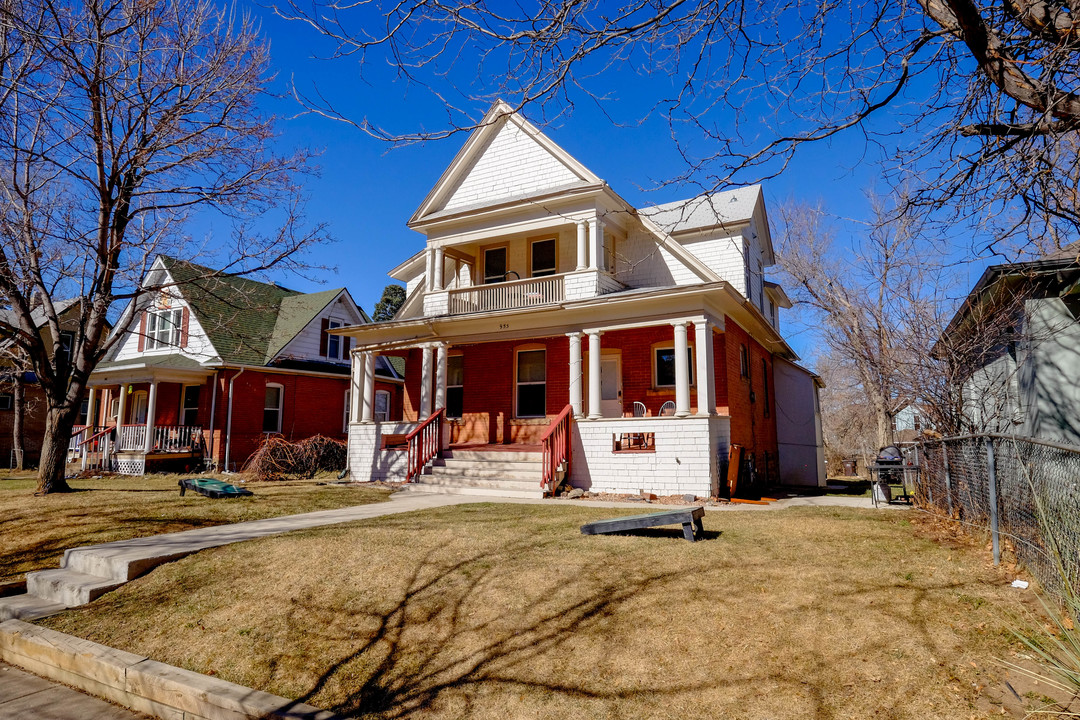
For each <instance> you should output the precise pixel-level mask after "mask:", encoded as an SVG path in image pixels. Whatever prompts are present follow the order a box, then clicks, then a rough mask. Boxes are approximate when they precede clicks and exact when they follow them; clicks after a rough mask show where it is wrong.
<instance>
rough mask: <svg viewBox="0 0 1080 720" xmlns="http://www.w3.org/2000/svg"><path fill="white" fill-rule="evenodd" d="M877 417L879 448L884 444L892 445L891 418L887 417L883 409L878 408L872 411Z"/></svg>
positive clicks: (887, 414)
mask: <svg viewBox="0 0 1080 720" xmlns="http://www.w3.org/2000/svg"><path fill="white" fill-rule="evenodd" d="M874 414H875V415H876V416H877V417H876V419H877V443H878V447H879V448H883V447H885V446H886V445H892V443H893V433H892V418H890V417H889V413H887V412H885V411H884V410H878V411H877V412H876V413H874Z"/></svg>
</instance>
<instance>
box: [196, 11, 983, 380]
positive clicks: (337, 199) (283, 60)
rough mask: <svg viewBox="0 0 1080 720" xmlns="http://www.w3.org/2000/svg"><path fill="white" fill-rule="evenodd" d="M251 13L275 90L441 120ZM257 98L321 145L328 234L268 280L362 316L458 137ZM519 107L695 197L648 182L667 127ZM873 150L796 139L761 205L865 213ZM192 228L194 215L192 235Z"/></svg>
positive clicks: (664, 148)
mask: <svg viewBox="0 0 1080 720" xmlns="http://www.w3.org/2000/svg"><path fill="white" fill-rule="evenodd" d="M259 12H260V14H261V15H262V18H263V27H264V32H265V34H266V35H267V37H268V38H269V39H270V42H271V49H272V55H273V59H274V65H275V68H274V69H275V71H276V72H277V74H278V78H277V80H276V82H275V87H276V89H277V90H278V91H281V92H284V91H286V89H287V87H288V85H289V83H290V82H296V83H297V85H298V86H299V87H301V88H303V89H307V90H311V89H312V88H314V87H316V86H317V87H318V89H319V92H321V93H324V94H325V95H326V96H327V97H329V98H331V99H332V100H333V102H334V103H335V106H336V107H337V108H338V109H339V110H341V111H342V112H344V113H345V114H347V115H349V116H350V117H353V118H356V119H361V118H365V117H367V118H371V119H372V120H374V121H376V122H378V123H382V124H385V125H387V126H389V128H390V129H391V130H394V131H399V132H405V131H413V130H416V129H418V128H421V127H427V128H437V127H441V126H442V124H443V123H444V122H445V114H444V112H443V111H442V109H441V108H440V107H439V105H438V103H437V101H435V100H434V99H433V98H432V97H431V95H430V93H428V92H426V91H424V90H420V89H411V88H409V87H407V86H406V85H404V84H403V83H402V82H400V81H398V80H397V79H396V78H395V76H394V73H393V72H392V70H391V69H390V68H389V67H380V66H378V65H375V66H373V67H369V68H368V69H366V70H365V78H364V79H363V80H362V79H361V78H360V74H359V69H358V66H357V62H356V61H355V60H354V59H349V58H345V59H338V60H333V61H329V60H319V59H313V58H312V57H311V56H312V55H313V54H319V53H326V52H327V49H328V48H327V46H326V45H325V44H323V43H322V42H321V41H320V39H319V38H318V37H317V36H316V35H315V34H314V33H313V32H312V31H310V30H308V29H305V28H303V27H302V26H299V25H297V24H295V23H290V22H286V21H283V20H280V19H278V18H275V17H272V16H269V15H268V14H264V13H262V11H259ZM607 79H609V80H610V91H609V92H610V93H611V95H612V96H613V100H612V102H614V103H620V102H625V103H626V104H627V105H632V103H634V102H639V103H640V102H641V101H642V100H645V101H648V100H649V98H648V93H650V92H658V91H662V85H661V86H659V87H660V89H658V85H657V82H661V83H662V79H661V80H660V81H658V80H657V79H656V78H652V79H650V80H648V81H643V80H642V78H641V76H640V75H638V74H635V73H633V72H625V71H624V72H612V73H610V75H609V77H608V78H605V80H607ZM453 82H455V80H454V78H453V77H448V78H447V79H446V83H447V87H446V88H438V89H439V90H440V91H441V92H447V93H450V94H452V93H453V87H452V84H453ZM463 82H468V80H467V79H465V80H463ZM267 107H268V109H270V110H271V111H272V112H274V113H275V114H277V115H278V116H279V117H280V118H281V120H280V123H279V130H280V132H281V138H280V142H281V145H282V148H283V149H288V148H291V147H295V146H305V147H309V148H312V149H316V150H320V151H321V153H322V154H321V157H320V158H319V160H318V162H319V165H320V168H319V176H318V177H313V178H309V179H308V180H307V181H306V183H305V187H306V190H307V194H308V196H309V203H308V208H307V210H308V216H309V219H310V220H312V221H321V222H326V223H328V225H329V229H330V232H331V234H332V235H333V236H334V238H335V239H336V242H334V243H333V244H330V245H326V246H321V247H319V248H317V249H315V250H313V251H312V252H311V253H310V255H309V260H310V262H312V263H314V264H321V265H328V266H333V267H336V268H337V270H336V273H334V272H330V273H325V274H321V275H320V279H321V280H323V281H324V282H323V283H322V284H318V283H315V282H311V281H309V280H306V279H303V278H298V277H296V276H286V275H279V276H276V277H274V279H275V280H277V281H278V282H280V283H281V284H283V285H287V286H289V287H293V288H296V289H298V290H305V291H317V290H319V289H325V288H328V287H337V286H345V287H347V288H348V289H349V290H350V292H351V293H352V295H353V297H354V298H355V299H356V301H357V302H358V303H359V304H360V305H361V306H362V307H363V308H364V309H365V310H366V311H368V312H369V313H370V312H371V311H372V309H373V307H374V305H375V302H376V301H377V300H378V298H379V296H380V294H381V292H382V289H383V287H384V286H385V285H386V284H387V283H388V282H391V280H390V279H389V278H388V277H387V275H386V272H387V271H388V270H389V269H390V268H392V267H394V266H395V265H397V264H398V263H400V262H401V261H402V260H404V259H405V258H407V257H409V256H410V255H412V254H413V253H414V252H416V251H417V250H419V249H420V248H421V247H422V246H423V236H421V235H420V234H419V233H416V232H413V231H411V230H409V229H408V228H407V227H406V226H405V223H406V221H407V220H408V218H409V216H410V215H411V214H412V212H413V211H414V210H415V209H416V207H417V206H418V205H419V204H420V202H421V200H422V199H423V198H424V196H425V195H426V194H427V192H428V190H430V188H431V187H432V185H433V184H434V183H435V182H436V180H437V179H438V177H439V175H440V174H441V173H442V171H443V170H444V169H445V167H446V166H447V164H448V163H449V162H450V160H451V158H452V157H453V155H454V154H455V153H456V152H457V150H458V149H459V148H460V146H461V145H462V143H463V142H464V141H465V137H466V136H465V135H464V134H458V135H455V136H452V137H450V138H447V139H444V140H437V141H431V142H428V143H425V144H422V145H412V146H407V147H402V148H393V147H391V146H390V145H388V144H386V143H385V142H382V141H379V140H376V139H373V138H371V137H369V136H368V135H366V134H364V133H363V132H361V131H360V130H359V129H357V128H355V127H352V126H350V125H348V124H346V123H342V122H339V121H334V120H330V119H327V118H324V117H320V116H318V115H313V114H303V113H302V109H301V107H300V106H299V105H298V104H297V103H296V102H295V101H294V100H292V99H291V98H282V99H279V100H275V101H270V102H268V105H267ZM481 114H482V109H478V111H477V116H476V119H479V116H480V115H481ZM526 115H527V116H529V118H530V120H533V121H534V122H536V123H537V124H538V125H540V126H541V127H542V129H543V130H544V131H545V132H546V133H548V135H549V136H550V137H551V138H552V139H554V140H555V142H557V143H559V144H560V145H561V146H563V147H564V148H565V149H566V150H567V151H569V152H570V153H571V154H572V155H574V156H575V157H576V158H578V160H580V161H581V162H582V163H584V164H585V165H586V166H587V167H589V168H590V169H591V170H593V171H594V172H595V173H596V174H598V175H599V176H600V177H602V178H604V179H605V180H606V181H607V182H608V183H609V184H610V185H611V186H612V187H613V188H614V189H615V190H616V191H617V192H619V193H620V194H621V195H622V196H623V197H624V198H626V199H627V200H628V201H629V202H631V203H632V204H635V205H638V206H644V205H648V204H651V203H661V202H668V201H672V200H678V199H682V198H685V197H690V196H692V195H694V194H695V191H694V190H693V188H682V189H680V188H672V187H668V188H662V189H659V190H654V191H650V190H649V188H655V185H656V183H657V182H658V181H660V180H663V179H665V178H670V177H672V176H674V175H676V174H677V173H679V172H681V171H682V170H683V168H684V165H683V161H682V160H681V159H680V158H679V157H678V155H677V154H676V152H675V150H674V148H673V147H672V144H671V142H670V140H669V139H668V129H667V127H666V125H664V124H662V123H660V122H657V121H652V122H646V123H644V124H642V125H639V126H634V127H620V126H616V125H614V124H612V122H611V121H610V120H609V119H608V118H607V117H605V116H604V114H603V113H602V112H600V110H599V109H598V108H596V107H595V106H594V105H591V104H589V103H578V104H577V105H576V107H575V108H574V110H573V112H572V113H570V114H568V115H566V116H563V117H560V118H558V119H557V120H556V121H555V122H553V123H551V124H544V123H543V122H542V118H539V117H536V116H535V115H534V114H530V113H529V112H528V111H526ZM884 121H885V122H887V121H888V119H887V118H886V119H885V120H884ZM878 152H879V149H878V148H877V147H876V146H867V145H866V144H865V143H864V142H863V141H862V139H861V136H860V135H859V134H858V133H848V134H847V135H842V136H840V137H839V138H838V139H837V140H835V141H833V142H829V143H820V144H814V145H810V146H805V147H804V148H803V149H802V150H801V151H800V152H799V153H798V154H797V155H796V157H795V159H794V161H793V162H792V163H791V165H790V166H789V167H788V168H787V170H786V171H785V172H784V173H783V174H782V175H781V176H780V177H779V178H776V179H773V180H770V181H769V182H767V183H766V184H765V193H766V198H767V202H768V203H769V204H770V205H771V206H775V205H777V204H778V203H780V202H783V201H787V200H797V201H801V202H806V203H810V204H818V203H820V204H821V206H822V207H823V208H824V209H825V210H826V211H827V212H829V213H831V214H833V215H835V216H837V217H839V218H850V219H854V220H855V221H859V220H864V219H866V218H867V217H868V215H869V212H870V207H869V202H868V201H867V198H866V193H867V191H868V190H869V189H871V188H873V187H874V186H875V185H878V186H879V187H880V186H881V185H882V183H880V182H878V177H879V175H880V170H879V167H878V165H877V163H876V161H877V159H878V158H877V153H878ZM201 226H202V223H199V227H200V230H199V232H202V227H201ZM846 227H847V228H849V229H850V230H851V231H852V232H857V231H858V229H859V227H860V226H859V224H858V222H855V223H847V225H846ZM210 230H211V231H212V232H213V233H218V232H221V231H224V230H225V228H224V227H220V228H219V227H217V226H216V223H213V224H211V226H210ZM982 267H983V263H976V264H974V265H972V266H970V267H966V268H964V269H963V270H961V272H962V273H964V274H966V275H968V276H969V277H968V278H967V286H970V284H971V282H974V280H975V278H976V277H977V276H978V274H979V272H981V270H982ZM786 327H787V328H788V330H787V332H786V334H788V335H789V339H790V341H791V343H792V345H793V346H794V348H795V350H796V352H798V353H799V354H800V355H801V356H803V357H804V359H807V360H808V361H811V362H812V356H813V354H814V353H813V348H814V338H813V332H812V329H808V328H807V327H805V326H800V325H799V324H798V323H794V324H793V323H790V322H788V323H787V325H786Z"/></svg>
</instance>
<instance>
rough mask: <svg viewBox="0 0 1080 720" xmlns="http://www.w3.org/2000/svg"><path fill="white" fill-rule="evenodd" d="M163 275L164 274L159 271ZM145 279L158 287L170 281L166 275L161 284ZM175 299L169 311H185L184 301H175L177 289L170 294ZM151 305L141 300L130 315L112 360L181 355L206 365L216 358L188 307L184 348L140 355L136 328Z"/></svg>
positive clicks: (162, 349) (154, 280)
mask: <svg viewBox="0 0 1080 720" xmlns="http://www.w3.org/2000/svg"><path fill="white" fill-rule="evenodd" d="M162 272H164V271H162ZM151 277H152V276H148V278H147V283H148V284H157V283H158V282H160V283H161V284H163V285H169V284H171V283H172V279H171V277H169V276H168V274H166V275H165V279H164V280H158V279H157V278H156V277H153V278H152V279H151ZM169 292H170V294H171V295H173V296H174V299H173V302H172V307H173V308H184V307H188V304H187V301H185V300H183V299H182V298H177V297H175V295H177V294H178V293H179V292H181V291H180V290H178V289H175V288H174V289H172V290H170V291H169ZM152 305H153V301H152V299H151V298H143V300H142V302H141V304H140V305H139V309H138V310H137V311H136V312H135V313H134V314H133V315H132V317H131V320H130V322H129V323H128V326H127V328H126V329H125V330H124V337H123V338H121V339H120V341H119V343H118V345H119V349H118V350H117V351H116V352H115V354H114V355H113V357H112V359H113V360H132V359H136V358H143V357H153V356H155V355H176V354H180V355H183V356H184V357H189V358H191V359H193V360H197V361H199V362H207V361H209V360H211V359H213V358H214V357H215V356H216V355H217V351H216V350H214V346H213V345H212V344H211V343H210V339H209V338H208V337H207V336H206V330H205V329H204V328H203V326H202V324H200V323H199V319H198V318H197V317H195V313H193V312H191V309H190V307H188V339H187V346H185V347H183V348H177V347H172V346H169V347H163V348H157V349H155V350H143V351H142V352H140V351H139V326H140V321H141V318H142V312H143V310H146V309H147V308H150V307H151V306H152Z"/></svg>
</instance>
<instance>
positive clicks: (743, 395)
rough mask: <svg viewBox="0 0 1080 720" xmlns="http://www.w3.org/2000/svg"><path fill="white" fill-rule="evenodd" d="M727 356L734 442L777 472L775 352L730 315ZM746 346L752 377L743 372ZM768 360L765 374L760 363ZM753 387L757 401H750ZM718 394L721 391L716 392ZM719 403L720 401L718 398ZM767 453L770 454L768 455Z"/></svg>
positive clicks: (760, 464)
mask: <svg viewBox="0 0 1080 720" xmlns="http://www.w3.org/2000/svg"><path fill="white" fill-rule="evenodd" d="M725 334H726V337H725V345H726V346H727V347H726V357H727V388H726V393H725V394H726V396H727V404H728V414H729V415H730V417H731V442H732V443H733V444H738V445H742V446H743V447H745V448H747V449H748V450H749V451H750V452H752V453H753V454H754V456H755V463H756V467H757V469H758V471H759V472H761V473H765V472H768V474H769V475H770V476H771V477H770V478H769V479H770V480H772V481H775V480H776V479H777V478H778V475H777V469H778V466H777V464H776V463H777V460H776V458H777V447H776V407H775V404H776V403H775V387H774V385H773V369H772V354H771V353H769V351H768V350H766V349H765V348H764V347H763V346H762V345H761V344H760V343H758V342H757V341H756V340H753V339H751V338H750V336H749V335H748V334H747V333H746V331H744V330H743V329H742V328H741V327H739V326H738V325H736V324H735V323H734V322H733V321H732V320H731V319H728V320H727V321H726V333H725ZM743 346H745V347H746V348H747V351H748V355H749V364H750V367H749V370H750V377H749V378H745V377H742V374H741V360H740V354H741V347H743ZM762 360H764V361H765V376H762V370H761V363H762ZM765 383H768V386H769V392H768V402H767V403H766V400H765V395H766V393H765ZM751 391H753V394H754V402H751V401H750V393H751ZM717 395H718V396H719V392H718V393H717ZM718 404H719V402H718ZM766 453H768V455H766Z"/></svg>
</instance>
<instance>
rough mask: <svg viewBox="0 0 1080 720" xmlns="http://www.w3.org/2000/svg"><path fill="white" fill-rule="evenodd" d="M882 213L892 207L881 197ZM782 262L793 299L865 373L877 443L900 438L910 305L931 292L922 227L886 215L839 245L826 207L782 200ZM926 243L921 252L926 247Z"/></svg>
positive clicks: (833, 347)
mask: <svg viewBox="0 0 1080 720" xmlns="http://www.w3.org/2000/svg"><path fill="white" fill-rule="evenodd" d="M875 204H876V206H877V211H878V215H879V217H884V216H887V215H889V214H890V212H891V210H890V208H887V207H885V206H884V205H882V203H881V202H880V201H878V202H876V203H875ZM779 219H780V225H781V227H782V235H781V237H782V239H781V242H780V252H779V254H778V258H777V260H778V264H779V265H780V269H781V272H782V273H783V275H784V278H785V284H786V285H787V286H788V288H789V291H790V292H791V294H792V299H793V300H794V301H795V302H796V303H797V304H798V305H800V306H802V307H803V308H805V309H809V310H810V312H811V315H812V317H813V318H814V319H815V320H816V321H817V323H818V332H819V335H820V337H821V339H822V341H823V342H824V343H825V345H826V346H827V347H828V348H829V350H830V351H831V353H832V355H833V357H834V358H835V359H837V360H838V361H839V362H841V363H843V364H844V365H846V366H847V367H848V368H849V369H850V373H851V375H853V376H854V378H856V379H857V381H858V385H859V387H860V388H861V391H862V396H863V398H864V402H865V405H866V407H867V408H868V415H869V417H870V418H871V419H872V424H873V427H874V428H875V432H874V441H875V442H876V444H877V446H882V445H886V444H888V443H890V442H891V441H892V440H893V418H894V417H895V415H896V413H897V412H898V411H899V410H901V409H902V408H903V407H904V406H905V405H907V404H909V403H911V402H912V401H913V400H914V397H913V396H912V394H911V385H910V383H907V382H906V381H905V379H904V378H905V374H906V373H907V371H908V367H907V366H908V365H909V363H910V358H909V351H910V350H909V349H910V343H909V342H908V340H907V334H908V333H909V332H910V330H911V325H910V308H911V306H912V302H913V300H916V299H918V298H920V297H921V296H922V294H923V284H924V280H925V274H924V273H925V266H926V264H927V261H928V258H927V252H926V250H925V249H920V248H919V247H918V244H917V240H918V238H919V237H920V234H919V232H918V229H917V228H915V227H912V226H911V225H909V224H907V223H905V222H903V221H902V220H895V221H893V222H891V223H885V222H878V223H877V224H876V225H874V226H872V227H868V228H867V231H866V233H865V234H864V235H863V236H862V237H861V238H860V239H859V240H857V241H854V242H853V243H852V245H851V246H850V247H843V248H838V247H835V245H834V244H835V238H834V233H833V230H832V228H831V227H830V226H829V223H828V222H827V221H826V219H825V216H824V214H823V213H822V212H821V211H820V210H817V209H814V208H810V207H807V206H805V205H789V206H782V207H781V209H780V213H779ZM920 250H921V251H920Z"/></svg>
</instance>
